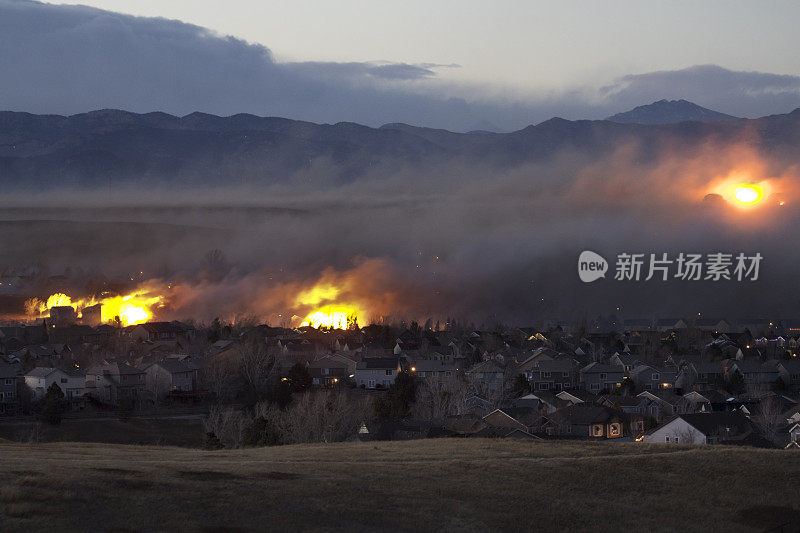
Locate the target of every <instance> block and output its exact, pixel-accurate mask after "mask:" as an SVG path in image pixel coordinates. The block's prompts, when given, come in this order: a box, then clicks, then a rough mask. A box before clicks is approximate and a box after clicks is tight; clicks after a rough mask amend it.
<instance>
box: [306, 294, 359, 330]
mask: <svg viewBox="0 0 800 533" xmlns="http://www.w3.org/2000/svg"><path fill="white" fill-rule="evenodd" d="M341 292H342V291H341V289H340V288H338V287H336V286H335V285H332V284H328V283H318V284H317V285H315V286H314V287H312V288H311V289H308V290H306V291H303V292H301V293H300V294H298V295H297V298H296V300H295V305H297V306H303V307H305V306H319V305H320V304H323V305H322V306H321V307H315V308H314V309H313V311H311V312H310V313H308V314H307V315H306V317H305V318H304V319H303V321H302V322H301V324H300V325H301V326H310V327H313V328H331V329H348V328H353V327H355V326H356V325H357V324H358V323H359V321H363V317H364V313H363V311H362V310H361V309H360V308H359V307H358V306H357V305H354V304H349V303H338V302H336V299H337V298H338V297H339V295H340V294H341ZM326 302H327V303H326Z"/></svg>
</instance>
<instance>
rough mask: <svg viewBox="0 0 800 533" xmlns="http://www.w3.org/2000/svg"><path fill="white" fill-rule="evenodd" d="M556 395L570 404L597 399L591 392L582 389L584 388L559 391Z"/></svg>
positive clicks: (590, 401)
mask: <svg viewBox="0 0 800 533" xmlns="http://www.w3.org/2000/svg"><path fill="white" fill-rule="evenodd" d="M556 396H557V397H558V398H560V399H562V400H565V401H567V402H569V404H570V405H575V404H576V403H584V402H589V403H592V402H595V401H596V400H597V395H596V394H592V393H591V392H589V391H587V390H584V389H571V390H565V391H561V392H559V393H558V394H556Z"/></svg>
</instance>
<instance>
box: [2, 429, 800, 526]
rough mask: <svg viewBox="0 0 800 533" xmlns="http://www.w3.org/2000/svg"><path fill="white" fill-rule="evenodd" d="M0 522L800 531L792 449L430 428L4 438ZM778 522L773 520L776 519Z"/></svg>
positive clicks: (797, 460)
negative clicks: (369, 434)
mask: <svg viewBox="0 0 800 533" xmlns="http://www.w3.org/2000/svg"><path fill="white" fill-rule="evenodd" d="M0 472H1V473H2V480H3V481H2V483H1V484H0V530H3V531H23V530H24V531H28V530H44V529H49V530H53V531H69V530H87V529H94V530H100V531H168V530H180V531H184V530H189V531H256V530H277V531H286V530H293V529H296V530H340V531H371V530H392V531H411V530H448V531H465V530H466V531H486V530H545V531H552V530H570V531H620V530H635V531H676V530H682V531H702V530H705V531H708V530H712V529H713V530H716V531H725V532H728V531H764V530H768V529H770V528H773V527H776V526H779V525H781V524H787V523H788V525H785V526H784V529H783V530H784V531H797V530H798V529H800V498H798V496H800V492H799V491H798V484H797V483H798V479H800V453H798V452H792V451H779V450H757V449H748V448H731V447H704V448H684V447H677V446H675V447H673V446H666V447H665V446H647V445H636V444H608V443H578V442H530V441H513V440H479V439H475V440H473V439H440V440H425V441H409V442H378V443H341V444H327V445H322V444H314V445H297V446H283V447H272V448H257V449H245V450H220V451H204V450H199V449H189V448H173V447H146V446H123V445H112V444H87V443H48V444H15V443H8V442H4V443H0ZM778 531H779V529H778Z"/></svg>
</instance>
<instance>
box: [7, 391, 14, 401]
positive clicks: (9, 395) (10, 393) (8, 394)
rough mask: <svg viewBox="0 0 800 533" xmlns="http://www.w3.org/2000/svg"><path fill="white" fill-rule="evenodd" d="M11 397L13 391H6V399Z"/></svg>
mask: <svg viewBox="0 0 800 533" xmlns="http://www.w3.org/2000/svg"><path fill="white" fill-rule="evenodd" d="M13 397H14V393H13V392H11V391H8V392H6V399H7V400H10V399H11V398H13Z"/></svg>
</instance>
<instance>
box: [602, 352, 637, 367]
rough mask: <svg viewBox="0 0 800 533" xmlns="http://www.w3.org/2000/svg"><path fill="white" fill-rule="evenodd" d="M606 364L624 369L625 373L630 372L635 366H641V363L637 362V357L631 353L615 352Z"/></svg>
mask: <svg viewBox="0 0 800 533" xmlns="http://www.w3.org/2000/svg"><path fill="white" fill-rule="evenodd" d="M608 363H609V364H610V365H612V366H622V367H625V372H630V371H631V370H633V367H635V366H636V365H637V364H642V361H640V360H639V357H638V356H636V355H633V354H631V353H626V352H622V353H619V352H617V353H615V354H614V355H612V356H611V357H609V358H608Z"/></svg>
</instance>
